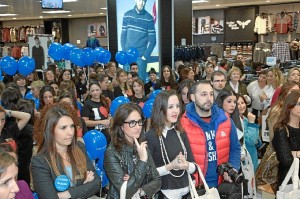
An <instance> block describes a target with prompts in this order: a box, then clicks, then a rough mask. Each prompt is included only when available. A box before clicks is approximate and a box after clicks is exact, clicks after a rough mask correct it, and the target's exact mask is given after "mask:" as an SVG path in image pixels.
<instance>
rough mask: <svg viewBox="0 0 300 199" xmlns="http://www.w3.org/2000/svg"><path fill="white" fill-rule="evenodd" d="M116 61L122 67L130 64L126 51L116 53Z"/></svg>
mask: <svg viewBox="0 0 300 199" xmlns="http://www.w3.org/2000/svg"><path fill="white" fill-rule="evenodd" d="M115 58H116V61H117V62H118V63H120V64H122V65H125V64H127V63H128V57H127V53H126V52H125V51H119V52H117V53H116V56H115Z"/></svg>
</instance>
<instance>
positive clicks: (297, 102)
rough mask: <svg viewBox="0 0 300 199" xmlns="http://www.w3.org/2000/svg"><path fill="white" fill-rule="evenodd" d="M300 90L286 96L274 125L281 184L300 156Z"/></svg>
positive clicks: (273, 141)
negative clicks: (294, 161)
mask: <svg viewBox="0 0 300 199" xmlns="http://www.w3.org/2000/svg"><path fill="white" fill-rule="evenodd" d="M299 124H300V91H299V90H297V91H292V92H291V93H290V94H289V95H288V97H287V98H286V100H285V102H284V104H283V107H282V109H281V112H280V115H279V118H278V120H277V122H276V124H275V126H274V138H273V140H272V144H273V147H274V150H275V151H276V155H277V159H278V161H279V167H278V185H279V186H280V185H281V184H282V182H283V180H284V178H285V176H286V174H287V173H288V171H289V169H290V166H291V165H292V163H293V160H294V157H295V158H300V133H299V132H300V126H299Z"/></svg>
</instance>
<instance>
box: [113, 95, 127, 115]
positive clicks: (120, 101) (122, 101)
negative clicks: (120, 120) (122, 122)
mask: <svg viewBox="0 0 300 199" xmlns="http://www.w3.org/2000/svg"><path fill="white" fill-rule="evenodd" d="M129 102H130V100H129V99H128V98H127V97H124V96H119V97H117V98H115V99H114V100H113V101H112V102H111V105H110V115H111V116H114V115H115V113H116V111H117V109H118V107H119V106H120V105H122V104H126V103H129Z"/></svg>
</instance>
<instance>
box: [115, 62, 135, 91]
mask: <svg viewBox="0 0 300 199" xmlns="http://www.w3.org/2000/svg"><path fill="white" fill-rule="evenodd" d="M116 81H117V86H116V87H114V94H115V97H119V96H125V97H129V96H131V95H132V90H131V88H130V86H129V85H128V82H127V72H126V71H124V70H123V69H121V68H119V69H118V70H117V75H116Z"/></svg>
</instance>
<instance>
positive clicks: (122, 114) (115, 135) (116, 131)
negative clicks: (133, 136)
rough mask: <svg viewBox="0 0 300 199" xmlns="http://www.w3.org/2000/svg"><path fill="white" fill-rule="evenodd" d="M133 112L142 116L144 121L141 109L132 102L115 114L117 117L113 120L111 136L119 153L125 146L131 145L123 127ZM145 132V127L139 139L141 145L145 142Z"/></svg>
mask: <svg viewBox="0 0 300 199" xmlns="http://www.w3.org/2000/svg"><path fill="white" fill-rule="evenodd" d="M133 111H137V112H138V113H139V114H140V115H141V117H142V119H143V118H144V114H143V111H142V109H141V107H140V106H139V105H137V104H135V103H132V102H130V103H127V104H122V105H121V106H119V107H118V109H117V111H116V113H115V116H114V117H113V119H112V126H111V128H110V131H109V132H110V136H111V142H112V144H113V146H114V147H115V148H116V150H117V151H121V149H122V147H123V146H124V145H130V143H129V142H128V141H127V139H126V138H125V135H124V132H123V130H122V125H123V124H124V122H125V120H126V119H127V118H128V115H130V114H131V113H132V112H133ZM137 125H138V124H137ZM144 131H145V126H143V128H142V132H141V135H140V137H139V139H138V141H139V142H140V143H141V141H142V140H143V134H144Z"/></svg>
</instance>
